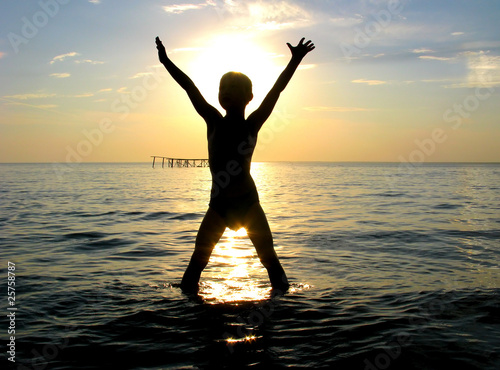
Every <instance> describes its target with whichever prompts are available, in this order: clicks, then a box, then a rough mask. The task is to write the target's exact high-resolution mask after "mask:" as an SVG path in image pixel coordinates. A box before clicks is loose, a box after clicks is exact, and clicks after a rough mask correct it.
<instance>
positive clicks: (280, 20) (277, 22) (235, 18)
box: [163, 0, 312, 31]
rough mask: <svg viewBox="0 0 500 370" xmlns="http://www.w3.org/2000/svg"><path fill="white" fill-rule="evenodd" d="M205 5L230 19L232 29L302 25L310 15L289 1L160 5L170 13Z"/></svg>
mask: <svg viewBox="0 0 500 370" xmlns="http://www.w3.org/2000/svg"><path fill="white" fill-rule="evenodd" d="M208 8H211V9H214V10H215V11H216V12H217V15H219V17H220V18H221V20H225V21H227V22H229V23H231V27H232V28H233V29H245V30H248V29H255V30H260V31H266V30H278V29H283V28H293V27H299V26H306V25H309V23H310V21H311V19H312V17H311V16H310V15H309V12H307V11H306V10H305V9H303V8H302V7H300V6H298V5H296V4H293V3H290V2H289V1H273V2H266V1H259V0H253V1H245V2H243V1H238V2H237V1H233V0H206V1H205V2H202V3H198V4H192V3H185V4H173V5H166V6H163V10H164V11H165V12H167V13H170V14H182V13H185V12H187V11H195V10H201V9H208ZM306 23H307V24H306Z"/></svg>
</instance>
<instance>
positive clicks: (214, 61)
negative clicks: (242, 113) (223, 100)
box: [189, 34, 282, 109]
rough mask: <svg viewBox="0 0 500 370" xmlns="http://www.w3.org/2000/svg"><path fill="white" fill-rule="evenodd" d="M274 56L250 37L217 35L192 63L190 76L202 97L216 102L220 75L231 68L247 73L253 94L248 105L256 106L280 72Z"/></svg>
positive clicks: (231, 69) (212, 102) (213, 102)
mask: <svg viewBox="0 0 500 370" xmlns="http://www.w3.org/2000/svg"><path fill="white" fill-rule="evenodd" d="M277 56H278V55H276V54H274V53H270V52H268V51H266V50H265V48H264V47H262V46H260V45H257V44H256V43H254V42H253V41H252V40H251V38H250V37H249V36H243V35H237V34H224V35H218V36H216V37H214V38H213V39H212V40H211V41H210V42H209V43H208V45H207V47H206V49H204V51H202V52H201V54H200V55H199V57H198V58H197V59H195V60H194V61H193V62H192V63H191V65H190V72H189V75H190V76H192V78H193V81H194V83H195V84H196V86H198V88H199V89H200V91H201V93H202V94H203V95H204V96H205V99H207V101H209V102H210V103H211V104H218V92H219V82H220V78H221V77H222V75H224V74H225V73H227V72H230V71H235V72H241V73H244V74H246V75H247V76H248V77H249V78H250V80H252V85H253V86H252V87H253V95H254V99H253V101H251V102H250V104H249V107H250V108H251V109H255V108H256V106H258V104H259V103H260V102H261V101H262V99H264V97H265V95H266V94H267V92H268V91H269V89H270V88H271V87H272V86H273V84H274V82H275V81H276V79H277V78H278V76H279V73H280V72H281V69H282V67H281V66H279V65H278V64H277V63H276V57H277ZM252 106H253V107H254V108H252Z"/></svg>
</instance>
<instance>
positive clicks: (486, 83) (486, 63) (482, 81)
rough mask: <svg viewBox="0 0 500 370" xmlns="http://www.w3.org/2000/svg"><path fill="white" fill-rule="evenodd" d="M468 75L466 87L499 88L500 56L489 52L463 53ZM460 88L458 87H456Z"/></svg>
mask: <svg viewBox="0 0 500 370" xmlns="http://www.w3.org/2000/svg"><path fill="white" fill-rule="evenodd" d="M462 55H463V56H465V57H466V58H467V67H468V68H469V74H468V76H467V85H468V86H467V87H492V86H500V56H498V55H490V54H489V52H484V51H479V52H465V53H463V54H462ZM458 87H460V86H458Z"/></svg>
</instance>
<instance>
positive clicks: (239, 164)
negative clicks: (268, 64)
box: [156, 37, 314, 292]
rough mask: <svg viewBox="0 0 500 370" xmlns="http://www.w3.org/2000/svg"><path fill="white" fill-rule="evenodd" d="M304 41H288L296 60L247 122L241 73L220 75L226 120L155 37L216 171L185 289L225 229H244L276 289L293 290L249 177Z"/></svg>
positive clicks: (193, 284)
mask: <svg viewBox="0 0 500 370" xmlns="http://www.w3.org/2000/svg"><path fill="white" fill-rule="evenodd" d="M303 42H304V38H302V39H301V40H300V42H299V44H298V45H297V46H292V45H290V44H289V43H287V45H288V47H289V48H290V51H291V53H292V57H291V59H290V62H289V63H288V65H287V66H286V68H285V70H284V71H283V72H282V73H281V75H280V76H279V77H278V80H277V81H276V83H275V84H274V86H273V87H272V89H271V90H270V91H269V93H268V94H267V96H266V97H265V99H264V100H263V102H262V104H261V105H260V107H259V108H258V109H257V110H256V111H255V112H253V113H252V114H250V115H249V116H248V118H246V119H245V107H246V106H247V104H248V103H249V102H250V100H252V98H253V94H252V82H251V81H250V79H249V78H248V77H247V76H245V75H244V74H242V73H238V72H229V73H226V74H225V75H224V76H222V78H221V80H220V86H219V102H220V104H221V106H222V107H223V108H224V109H225V110H226V115H225V116H223V115H222V114H221V113H220V112H219V111H218V110H217V109H216V108H214V107H213V106H211V105H210V104H208V103H207V102H206V100H205V99H204V98H203V96H202V95H201V93H200V91H199V90H198V88H197V87H196V86H195V85H194V83H193V81H192V80H191V79H190V78H189V77H188V76H187V75H186V74H185V73H184V72H182V71H181V70H180V69H179V68H178V67H177V66H176V65H175V64H174V63H173V62H172V61H171V60H170V59H169V58H168V56H167V53H166V51H165V47H164V46H163V44H162V42H161V41H160V39H159V38H158V37H157V38H156V47H157V49H158V56H159V58H160V62H161V63H162V64H163V65H164V66H165V68H166V69H167V71H168V72H169V73H170V75H171V76H172V77H173V78H174V80H175V81H177V83H178V84H179V85H180V86H181V87H182V88H183V89H184V90H185V91H186V92H187V94H188V96H189V99H191V103H192V104H193V106H194V108H195V109H196V112H198V114H199V115H200V116H202V117H203V119H204V120H205V122H206V124H207V138H208V158H209V159H208V160H209V164H210V172H211V173H212V191H211V196H210V203H209V208H208V210H207V213H206V214H205V217H204V218H203V221H202V223H201V225H200V229H199V231H198V235H197V236H196V243H195V249H194V252H193V255H192V257H191V260H190V262H189V265H188V267H187V269H186V272H185V273H184V276H183V278H182V282H181V288H182V289H183V290H184V291H189V292H196V291H197V290H198V282H199V280H200V276H201V273H202V271H203V269H204V268H205V266H206V265H207V263H208V260H209V259H210V255H211V253H212V250H213V248H214V247H215V245H216V244H217V242H218V241H219V239H220V237H221V236H222V234H223V233H224V230H225V229H226V227H229V228H231V229H233V230H238V229H239V228H241V227H244V228H245V229H246V231H247V234H248V236H249V238H250V240H251V241H252V243H253V245H254V246H255V249H256V250H257V254H258V256H259V258H260V261H261V262H262V264H263V265H264V267H265V268H266V269H267V272H268V274H269V279H270V281H271V285H272V286H273V288H274V289H279V290H281V291H286V290H287V289H288V287H289V284H288V279H287V277H286V274H285V271H284V270H283V267H282V266H281V264H280V262H279V260H278V256H277V255H276V252H275V250H274V247H273V237H272V234H271V229H270V228H269V224H268V222H267V218H266V215H265V213H264V211H263V209H262V207H261V205H260V203H259V195H258V194H257V188H256V187H255V183H254V181H253V179H252V176H251V175H250V162H251V160H252V155H253V152H254V149H255V145H256V143H257V134H258V132H259V130H260V128H261V127H262V125H263V124H264V122H265V121H266V120H267V118H268V117H269V115H270V114H271V112H272V110H273V108H274V106H275V104H276V101H277V100H278V98H279V96H280V93H281V92H282V91H283V90H284V89H285V87H286V85H287V84H288V82H289V81H290V79H291V78H292V76H293V73H294V72H295V70H296V69H297V67H298V66H299V64H300V62H301V61H302V58H304V56H305V55H306V54H307V53H308V52H310V51H311V50H313V49H314V44H313V43H312V42H311V41H307V42H306V43H303Z"/></svg>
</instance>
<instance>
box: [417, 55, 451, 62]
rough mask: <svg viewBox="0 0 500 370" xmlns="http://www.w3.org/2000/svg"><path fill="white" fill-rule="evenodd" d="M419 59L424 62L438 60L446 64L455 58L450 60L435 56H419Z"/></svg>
mask: <svg viewBox="0 0 500 370" xmlns="http://www.w3.org/2000/svg"><path fill="white" fill-rule="evenodd" d="M419 59H424V60H439V61H442V62H447V61H450V60H454V59H455V58H450V57H437V56H435V55H420V56H419Z"/></svg>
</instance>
